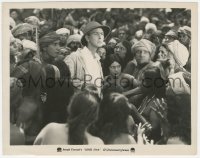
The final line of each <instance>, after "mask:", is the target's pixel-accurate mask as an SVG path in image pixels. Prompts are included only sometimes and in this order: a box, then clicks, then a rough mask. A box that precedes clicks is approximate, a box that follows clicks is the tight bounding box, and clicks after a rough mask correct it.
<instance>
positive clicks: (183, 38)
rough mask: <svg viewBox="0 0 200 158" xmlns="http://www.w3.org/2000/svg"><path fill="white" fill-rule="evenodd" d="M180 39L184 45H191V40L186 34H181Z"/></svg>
mask: <svg viewBox="0 0 200 158" xmlns="http://www.w3.org/2000/svg"><path fill="white" fill-rule="evenodd" d="M178 38H179V41H180V42H181V43H182V44H183V45H188V44H189V43H190V38H189V37H188V35H186V34H184V33H179V35H178Z"/></svg>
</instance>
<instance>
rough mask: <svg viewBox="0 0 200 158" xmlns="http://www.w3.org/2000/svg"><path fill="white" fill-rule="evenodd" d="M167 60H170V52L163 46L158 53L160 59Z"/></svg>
mask: <svg viewBox="0 0 200 158" xmlns="http://www.w3.org/2000/svg"><path fill="white" fill-rule="evenodd" d="M167 58H168V51H167V50H166V49H165V47H162V46H161V47H160V49H159V53H158V59H159V60H166V59H167Z"/></svg>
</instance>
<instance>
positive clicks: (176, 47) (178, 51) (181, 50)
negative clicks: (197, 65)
mask: <svg viewBox="0 0 200 158" xmlns="http://www.w3.org/2000/svg"><path fill="white" fill-rule="evenodd" d="M167 46H168V48H169V50H170V51H171V53H173V55H174V56H175V58H177V60H178V61H177V62H178V64H180V66H185V65H186V63H187V61H188V57H189V52H188V50H187V48H186V47H185V46H184V45H183V44H181V43H180V42H179V41H178V40H174V41H173V42H170V43H168V44H167ZM175 60H176V59H175Z"/></svg>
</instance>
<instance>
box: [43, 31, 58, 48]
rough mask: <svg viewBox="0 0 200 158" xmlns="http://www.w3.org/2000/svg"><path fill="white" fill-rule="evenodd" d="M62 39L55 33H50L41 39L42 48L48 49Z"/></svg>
mask: <svg viewBox="0 0 200 158" xmlns="http://www.w3.org/2000/svg"><path fill="white" fill-rule="evenodd" d="M59 39H60V36H59V35H58V34H57V33H56V32H55V31H53V32H50V33H48V34H46V35H44V36H42V37H41V38H40V39H39V43H40V47H47V46H48V45H49V44H51V43H53V42H55V41H57V40H59Z"/></svg>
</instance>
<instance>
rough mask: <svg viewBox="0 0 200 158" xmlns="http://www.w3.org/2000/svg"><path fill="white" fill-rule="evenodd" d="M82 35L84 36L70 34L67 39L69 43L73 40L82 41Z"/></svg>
mask: <svg viewBox="0 0 200 158" xmlns="http://www.w3.org/2000/svg"><path fill="white" fill-rule="evenodd" d="M81 37H82V36H81V35H79V34H74V35H70V36H69V38H68V39H67V45H68V44H70V43H71V42H73V41H75V42H80V43H81Z"/></svg>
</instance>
